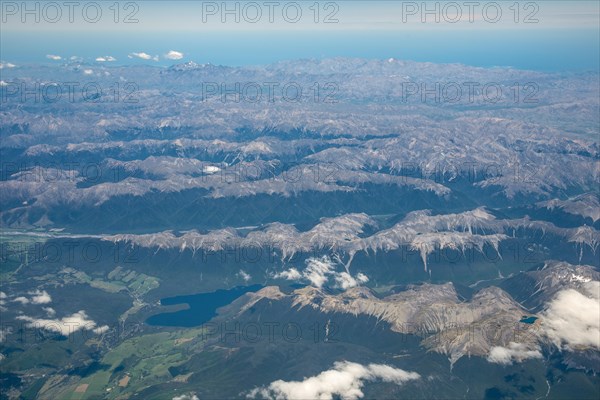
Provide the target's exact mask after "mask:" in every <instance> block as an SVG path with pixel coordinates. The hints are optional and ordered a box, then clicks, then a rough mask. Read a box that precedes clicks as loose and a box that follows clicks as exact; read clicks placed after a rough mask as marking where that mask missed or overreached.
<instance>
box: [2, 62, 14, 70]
mask: <svg viewBox="0 0 600 400" xmlns="http://www.w3.org/2000/svg"><path fill="white" fill-rule="evenodd" d="M14 67H16V65H15V64H11V63H5V62H0V69H4V68H14Z"/></svg>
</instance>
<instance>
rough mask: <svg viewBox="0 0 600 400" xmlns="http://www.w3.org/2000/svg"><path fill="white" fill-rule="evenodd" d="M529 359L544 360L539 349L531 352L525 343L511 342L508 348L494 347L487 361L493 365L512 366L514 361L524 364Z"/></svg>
mask: <svg viewBox="0 0 600 400" xmlns="http://www.w3.org/2000/svg"><path fill="white" fill-rule="evenodd" d="M528 358H542V353H540V350H539V348H538V347H536V348H535V349H534V350H530V349H528V348H527V346H526V345H524V344H523V343H515V342H510V343H509V344H508V347H502V346H494V347H492V348H491V349H490V353H489V355H488V357H487V360H488V361H489V362H491V363H496V364H503V365H511V364H512V363H513V361H515V362H522V361H524V360H526V359H528Z"/></svg>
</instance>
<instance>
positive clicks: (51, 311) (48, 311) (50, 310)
mask: <svg viewBox="0 0 600 400" xmlns="http://www.w3.org/2000/svg"><path fill="white" fill-rule="evenodd" d="M42 309H43V310H44V311H46V314H48V316H49V317H54V316H55V315H56V311H55V310H54V308H52V307H42Z"/></svg>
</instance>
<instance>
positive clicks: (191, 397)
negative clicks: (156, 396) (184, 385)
mask: <svg viewBox="0 0 600 400" xmlns="http://www.w3.org/2000/svg"><path fill="white" fill-rule="evenodd" d="M173 400H200V398H198V396H196V395H195V394H182V395H181V396H175V397H173Z"/></svg>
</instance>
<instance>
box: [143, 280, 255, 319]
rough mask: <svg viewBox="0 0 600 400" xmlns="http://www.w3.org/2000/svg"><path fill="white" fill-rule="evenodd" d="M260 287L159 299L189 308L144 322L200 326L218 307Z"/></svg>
mask: <svg viewBox="0 0 600 400" xmlns="http://www.w3.org/2000/svg"><path fill="white" fill-rule="evenodd" d="M262 288H263V286H261V285H252V286H238V287H235V288H233V289H221V290H217V291H215V292H210V293H199V294H192V295H185V296H175V297H168V298H164V299H161V300H160V304H161V305H163V306H173V305H177V304H187V305H189V308H188V309H186V310H180V311H175V312H166V313H162V314H156V315H153V316H151V317H149V318H148V319H147V320H146V323H147V324H148V325H154V326H181V327H192V326H200V325H202V324H203V323H205V322H208V321H210V320H211V319H212V318H213V317H215V316H216V315H217V309H218V308H219V307H223V306H226V305H227V304H229V303H231V302H232V301H233V300H235V299H237V298H238V297H240V296H241V295H243V294H244V293H248V292H256V291H258V290H260V289H262Z"/></svg>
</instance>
